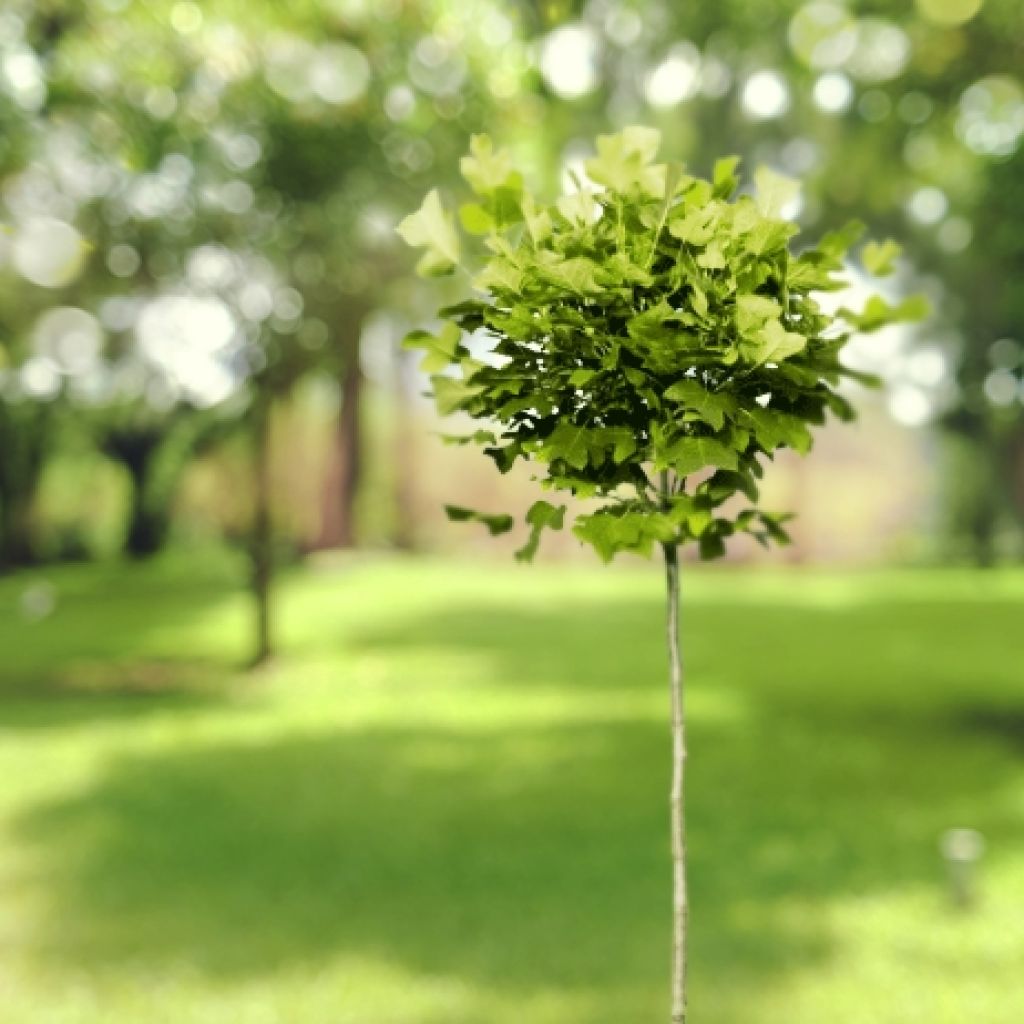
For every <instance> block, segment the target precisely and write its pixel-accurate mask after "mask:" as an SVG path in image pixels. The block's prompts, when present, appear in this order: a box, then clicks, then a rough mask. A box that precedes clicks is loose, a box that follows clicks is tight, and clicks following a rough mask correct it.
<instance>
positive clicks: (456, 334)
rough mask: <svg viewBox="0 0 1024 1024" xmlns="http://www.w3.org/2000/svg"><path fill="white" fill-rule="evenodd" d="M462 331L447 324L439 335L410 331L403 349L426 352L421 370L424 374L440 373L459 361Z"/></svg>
mask: <svg viewBox="0 0 1024 1024" xmlns="http://www.w3.org/2000/svg"><path fill="white" fill-rule="evenodd" d="M461 338H462V331H460V330H459V328H458V327H457V326H456V325H455V324H453V323H451V322H450V321H448V322H446V323H445V324H444V325H443V326H442V327H441V330H440V332H439V333H438V334H431V333H430V332H429V331H410V333H409V334H407V335H406V336H405V338H404V340H403V341H402V346H403V348H418V349H422V350H423V352H424V356H423V360H422V362H421V363H420V369H421V370H422V371H423V372H424V373H439V372H440V371H441V370H443V369H445V368H446V367H447V366H450V365H451V364H452V363H454V362H457V361H458V352H459V341H460V340H461Z"/></svg>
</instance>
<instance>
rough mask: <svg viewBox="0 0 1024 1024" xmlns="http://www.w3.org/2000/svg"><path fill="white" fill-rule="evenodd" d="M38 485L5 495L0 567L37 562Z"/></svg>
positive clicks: (0, 519)
mask: <svg viewBox="0 0 1024 1024" xmlns="http://www.w3.org/2000/svg"><path fill="white" fill-rule="evenodd" d="M35 490H36V485H35V481H33V482H32V486H31V489H30V490H29V491H28V492H27V493H13V494H7V495H4V496H3V503H2V508H0V568H6V569H14V568H18V567H21V566H26V565H31V564H32V563H33V562H35V543H34V541H35V538H34V537H33V532H34V531H33V528H32V527H33V523H32V505H33V502H34V499H35Z"/></svg>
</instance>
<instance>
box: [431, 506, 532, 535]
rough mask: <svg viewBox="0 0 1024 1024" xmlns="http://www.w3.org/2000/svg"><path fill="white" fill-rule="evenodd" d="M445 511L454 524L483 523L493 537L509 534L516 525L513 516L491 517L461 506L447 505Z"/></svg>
mask: <svg viewBox="0 0 1024 1024" xmlns="http://www.w3.org/2000/svg"><path fill="white" fill-rule="evenodd" d="M444 510H445V513H446V514H447V516H448V518H449V519H450V520H451V521H452V522H453V523H482V524H483V525H484V526H486V527H487V530H488V532H489V533H490V534H491V536H492V537H495V536H497V535H498V534H499V533H508V531H509V530H511V529H512V527H513V526H515V524H516V521H515V519H513V518H512V516H507V515H489V514H486V513H483V512H476V511H474V510H473V509H471V508H463V507H462V506H461V505H445V507H444Z"/></svg>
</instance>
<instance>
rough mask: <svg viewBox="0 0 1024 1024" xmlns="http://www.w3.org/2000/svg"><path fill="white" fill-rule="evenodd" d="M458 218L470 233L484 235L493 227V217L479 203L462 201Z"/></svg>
mask: <svg viewBox="0 0 1024 1024" xmlns="http://www.w3.org/2000/svg"><path fill="white" fill-rule="evenodd" d="M459 220H460V221H461V223H462V226H463V227H464V228H465V229H466V230H467V231H468V232H469V233H470V234H471V235H486V234H489V233H490V232H491V231H493V230H494V228H495V226H496V225H495V221H494V218H493V217H492V216H491V215H490V214H489V213H488V212H487V211H486V210H485V209H484V208H483V207H482V206H481V205H480V204H479V203H463V204H462V206H460V207H459Z"/></svg>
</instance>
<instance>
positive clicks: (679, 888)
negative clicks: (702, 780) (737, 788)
mask: <svg viewBox="0 0 1024 1024" xmlns="http://www.w3.org/2000/svg"><path fill="white" fill-rule="evenodd" d="M663 549H664V552H665V578H666V582H667V584H668V618H667V622H666V632H667V638H668V655H669V680H670V688H671V693H672V789H671V792H670V796H669V806H670V813H671V834H672V1024H685V1021H686V924H687V898H686V814H685V812H686V803H685V790H684V782H685V770H686V720H685V713H684V703H683V661H682V656H681V654H680V649H679V549H678V547H677V546H676V545H675V544H665V545H664V546H663Z"/></svg>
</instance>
